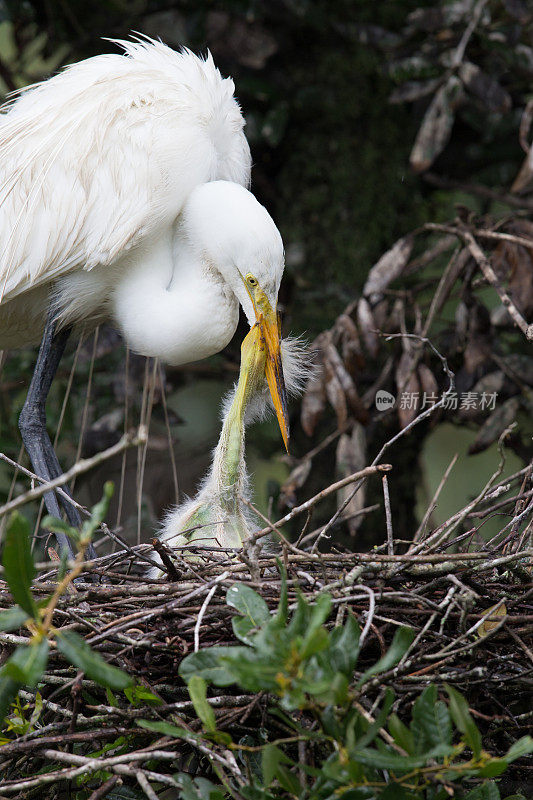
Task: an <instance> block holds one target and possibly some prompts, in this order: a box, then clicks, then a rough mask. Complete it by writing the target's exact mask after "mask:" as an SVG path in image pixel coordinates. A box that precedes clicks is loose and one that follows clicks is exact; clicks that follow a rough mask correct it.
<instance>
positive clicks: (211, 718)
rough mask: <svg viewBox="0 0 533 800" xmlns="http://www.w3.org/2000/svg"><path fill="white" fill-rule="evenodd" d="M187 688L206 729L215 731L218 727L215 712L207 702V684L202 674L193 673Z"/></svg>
mask: <svg viewBox="0 0 533 800" xmlns="http://www.w3.org/2000/svg"><path fill="white" fill-rule="evenodd" d="M187 689H188V690H189V695H190V697H191V700H192V704H193V706H194V710H195V711H196V713H197V714H198V717H199V718H200V719H201V721H202V724H203V726H204V728H205V730H206V731H207V732H208V733H214V732H215V731H216V729H217V724H216V721H215V712H214V711H213V709H212V708H211V706H210V705H209V703H208V702H207V684H206V682H205V681H204V679H203V678H202V677H200V675H193V676H192V678H190V680H189V681H188V683H187Z"/></svg>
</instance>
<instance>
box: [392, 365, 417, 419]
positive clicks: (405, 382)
mask: <svg viewBox="0 0 533 800" xmlns="http://www.w3.org/2000/svg"><path fill="white" fill-rule="evenodd" d="M413 367H414V354H413V353H412V352H410V351H409V350H405V351H404V352H403V353H402V355H401V357H400V360H399V362H398V366H397V367H396V387H397V394H398V402H397V409H398V419H399V421H400V427H401V428H402V429H403V428H405V427H406V426H407V425H409V423H410V422H412V421H413V420H414V418H415V417H416V416H417V414H418V412H419V408H420V384H419V382H418V376H417V374H416V371H415V370H414V369H413ZM402 395H404V396H405V397H408V398H411V397H413V398H415V400H416V402H410V401H409V403H402Z"/></svg>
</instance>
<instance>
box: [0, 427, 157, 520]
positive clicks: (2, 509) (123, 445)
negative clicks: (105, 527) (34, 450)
mask: <svg viewBox="0 0 533 800" xmlns="http://www.w3.org/2000/svg"><path fill="white" fill-rule="evenodd" d="M145 441H146V430H145V429H144V428H139V430H138V431H137V432H136V433H128V434H126V436H123V437H122V438H121V440H120V441H119V442H117V444H114V445H113V446H112V447H109V448H108V449H107V450H102V452H101V453H96V455H94V456H92V457H91V458H82V459H81V460H80V461H77V462H76V463H75V464H74V465H73V466H72V467H71V468H70V469H69V470H67V471H66V472H63V474H62V475H59V476H58V477H57V478H54V479H53V480H51V481H47V482H46V483H45V484H43V485H42V486H37V487H35V488H34V489H30V490H29V491H28V492H25V493H24V494H21V495H19V496H18V497H16V498H15V499H14V500H11V501H10V502H9V503H5V505H3V506H0V517H1V516H3V515H4V514H8V513H9V512H10V511H14V510H15V509H16V508H20V506H23V505H24V504H25V503H29V502H30V501H31V500H37V499H38V498H39V497H42V496H43V495H45V494H46V493H47V492H49V491H50V490H51V489H55V488H56V487H57V486H63V484H65V483H68V482H69V481H70V480H71V479H72V478H75V477H76V476H77V475H82V474H83V473H84V472H88V470H90V469H92V468H93V467H96V466H98V465H99V464H101V463H102V462H103V461H107V460H108V459H109V458H113V456H115V455H117V453H121V452H122V451H123V450H126V449H127V448H128V447H135V446H136V445H138V444H142V443H143V442H145Z"/></svg>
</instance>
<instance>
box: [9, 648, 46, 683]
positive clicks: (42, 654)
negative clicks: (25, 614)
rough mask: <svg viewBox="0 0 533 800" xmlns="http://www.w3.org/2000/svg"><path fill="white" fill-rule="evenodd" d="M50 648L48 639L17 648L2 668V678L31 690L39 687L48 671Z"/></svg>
mask: <svg viewBox="0 0 533 800" xmlns="http://www.w3.org/2000/svg"><path fill="white" fill-rule="evenodd" d="M49 649H50V646H49V644H48V640H47V639H41V641H40V642H35V643H32V644H29V645H20V646H19V647H17V649H16V650H15V652H14V653H13V655H12V656H11V658H9V659H8V661H6V663H5V664H4V666H3V668H2V673H1V674H2V676H4V675H5V676H6V677H8V678H11V679H12V680H14V681H16V682H17V683H19V684H21V685H25V686H29V687H30V688H32V687H34V686H36V685H37V683H38V682H39V679H40V678H41V677H42V674H43V672H44V671H45V669H46V664H47V661H48V651H49Z"/></svg>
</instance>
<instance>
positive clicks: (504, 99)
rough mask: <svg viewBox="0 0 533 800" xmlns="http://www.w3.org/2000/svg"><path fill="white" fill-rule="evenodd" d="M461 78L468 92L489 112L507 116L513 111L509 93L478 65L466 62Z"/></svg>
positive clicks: (462, 67) (460, 73)
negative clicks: (508, 112)
mask: <svg viewBox="0 0 533 800" xmlns="http://www.w3.org/2000/svg"><path fill="white" fill-rule="evenodd" d="M459 77H460V78H461V80H462V81H463V84H464V85H465V87H466V88H467V89H468V91H469V92H470V93H471V94H473V95H474V96H475V97H477V98H479V100H481V101H482V102H483V104H484V105H485V106H486V107H487V108H488V110H489V111H492V112H495V113H500V114H505V113H506V112H507V111H510V110H511V107H512V105H513V102H512V100H511V95H510V94H509V92H507V91H506V90H505V89H504V88H503V87H502V86H500V84H499V83H498V81H497V80H495V79H494V78H492V77H491V76H490V75H487V73H486V72H483V71H482V70H481V69H480V68H479V67H478V66H477V64H472V63H471V62H470V61H465V62H464V63H463V64H461V66H460V67H459Z"/></svg>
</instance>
